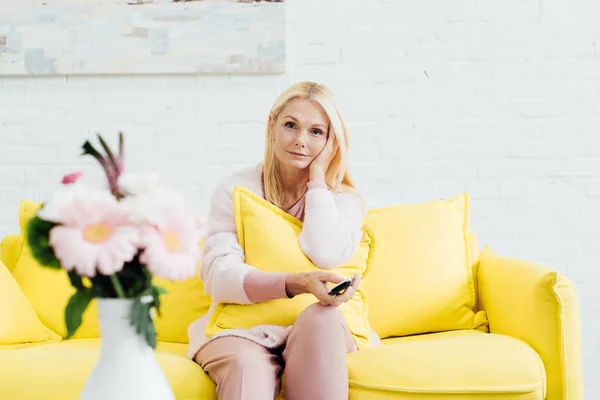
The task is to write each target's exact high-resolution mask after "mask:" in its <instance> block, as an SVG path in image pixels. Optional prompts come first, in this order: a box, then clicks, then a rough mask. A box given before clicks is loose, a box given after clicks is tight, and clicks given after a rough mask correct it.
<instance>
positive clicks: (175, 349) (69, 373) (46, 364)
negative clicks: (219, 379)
mask: <svg viewBox="0 0 600 400" xmlns="http://www.w3.org/2000/svg"><path fill="white" fill-rule="evenodd" d="M186 350H187V345H185V344H178V343H160V342H159V343H158V346H157V348H156V352H155V354H156V358H157V360H158V363H159V365H160V366H161V368H162V370H163V372H164V373H165V375H166V377H167V379H168V381H169V384H170V385H171V388H172V389H173V392H174V394H175V397H176V398H177V400H192V399H194V400H216V399H217V396H216V391H215V385H214V383H213V381H212V380H211V379H210V377H208V375H206V374H205V373H204V371H203V370H202V368H200V366H199V365H198V364H196V363H195V362H193V361H192V360H189V359H188V358H186V357H185V352H186ZM99 354H100V339H72V340H65V341H62V342H60V343H51V344H46V345H43V346H35V347H28V348H25V349H19V350H16V351H13V350H7V351H0V376H1V377H2V385H0V399H19V400H39V399H44V400H76V399H77V398H78V397H79V392H80V391H81V390H82V389H83V385H84V384H85V382H86V380H87V379H88V377H89V375H90V374H91V372H92V370H93V368H94V366H95V365H96V362H97V361H98V356H99Z"/></svg>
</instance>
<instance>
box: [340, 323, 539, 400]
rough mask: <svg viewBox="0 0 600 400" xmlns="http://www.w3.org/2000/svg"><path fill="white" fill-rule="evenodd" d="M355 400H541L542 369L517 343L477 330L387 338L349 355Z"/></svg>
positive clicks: (533, 354)
mask: <svg viewBox="0 0 600 400" xmlns="http://www.w3.org/2000/svg"><path fill="white" fill-rule="evenodd" d="M348 373H349V380H350V397H351V398H352V399H356V400H361V399H365V400H384V399H386V400H388V399H390V400H391V399H394V400H396V399H415V400H434V399H435V400H441V399H445V398H447V399H449V400H456V399H460V400H470V399H473V400H486V399H489V400H496V399H499V398H502V399H503V400H504V399H514V400H516V399H518V400H543V399H544V397H545V372H544V364H543V363H542V360H541V359H540V357H539V356H538V354H537V353H536V352H535V351H534V350H533V349H532V348H531V347H530V346H529V345H527V344H526V343H525V342H523V341H520V340H518V339H515V338H512V337H509V336H503V335H496V334H490V333H483V332H480V331H477V330H470V331H452V332H443V333H435V334H428V335H417V336H412V337H405V338H395V339H386V340H383V341H382V345H381V346H380V347H375V348H371V349H367V350H365V351H359V352H355V353H351V354H349V355H348Z"/></svg>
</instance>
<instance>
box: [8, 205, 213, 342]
mask: <svg viewBox="0 0 600 400" xmlns="http://www.w3.org/2000/svg"><path fill="white" fill-rule="evenodd" d="M40 207H41V204H40V203H37V202H33V201H28V200H25V201H23V202H21V208H20V213H19V220H20V223H21V237H22V240H21V248H20V249H19V250H18V253H19V255H20V256H19V258H18V261H17V265H16V267H15V270H14V272H13V275H14V277H15V279H16V280H17V282H18V283H19V285H20V286H21V288H22V289H23V292H24V293H25V294H26V295H27V297H28V298H29V301H30V302H31V304H32V306H33V308H34V309H35V311H36V312H37V314H38V315H39V317H40V319H41V321H42V322H43V323H44V324H45V325H46V326H47V327H48V328H50V329H52V330H53V331H54V332H56V333H58V334H60V335H61V336H62V337H65V336H66V335H67V327H66V325H65V317H64V310H65V307H66V305H67V302H68V301H69V298H70V297H71V296H72V295H73V293H75V289H74V288H73V287H72V286H71V283H70V282H69V279H68V275H67V274H66V272H65V271H64V270H55V269H49V268H47V267H44V266H42V265H40V264H39V263H38V262H37V261H36V260H35V258H34V257H33V256H32V255H31V251H30V249H29V246H28V245H27V240H26V236H25V235H26V233H27V230H26V229H25V228H26V225H27V223H28V222H29V220H30V219H31V218H33V216H34V215H35V214H36V212H37V211H38V210H39V208H40ZM153 283H154V284H155V285H158V286H161V287H163V288H165V289H166V290H167V291H168V293H167V294H164V295H162V296H161V297H160V301H161V307H160V311H161V315H160V316H157V317H156V318H155V327H156V331H157V341H159V342H175V343H188V342H189V339H188V336H187V329H188V326H189V324H190V323H191V322H193V321H195V320H196V319H198V318H200V317H202V316H203V315H204V314H206V312H207V311H208V308H209V307H210V304H211V300H210V296H209V295H207V294H206V293H204V286H203V284H202V281H201V280H200V279H199V278H198V276H197V275H195V276H194V277H192V278H190V279H187V280H184V281H176V282H171V281H169V280H167V279H158V278H155V279H154V282H153ZM97 337H100V331H99V326H98V311H97V307H96V300H95V299H94V300H92V302H90V305H89V306H88V308H87V310H86V311H85V313H84V314H83V320H82V323H81V326H80V327H79V329H78V330H77V331H76V332H75V335H74V336H73V338H74V339H77V338H97Z"/></svg>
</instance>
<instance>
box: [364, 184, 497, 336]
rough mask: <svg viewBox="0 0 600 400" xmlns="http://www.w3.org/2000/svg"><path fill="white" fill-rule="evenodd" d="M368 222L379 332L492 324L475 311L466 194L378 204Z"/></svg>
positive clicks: (372, 300)
mask: <svg viewBox="0 0 600 400" xmlns="http://www.w3.org/2000/svg"><path fill="white" fill-rule="evenodd" d="M366 223H367V224H368V225H369V226H370V227H371V229H372V231H373V235H374V237H375V240H376V242H377V245H376V248H375V257H374V258H373V261H372V265H371V272H370V274H369V277H368V279H367V281H366V282H365V290H366V292H367V293H368V295H369V320H370V322H371V325H372V326H373V329H374V330H375V332H377V334H379V336H380V337H382V338H387V337H393V336H406V335H414V334H421V333H428V332H443V331H448V330H456V329H473V328H480V329H483V330H486V329H487V320H486V317H485V314H484V313H483V312H480V313H477V314H476V313H475V312H474V311H473V309H474V307H475V299H476V292H475V283H474V278H473V275H472V268H471V266H472V255H471V251H472V249H471V246H470V243H469V236H470V232H469V196H468V195H467V194H462V195H459V196H455V197H452V198H449V199H444V200H435V201H430V202H427V203H422V204H414V205H398V206H392V207H386V208H379V209H373V210H370V211H369V213H368V215H367V219H366Z"/></svg>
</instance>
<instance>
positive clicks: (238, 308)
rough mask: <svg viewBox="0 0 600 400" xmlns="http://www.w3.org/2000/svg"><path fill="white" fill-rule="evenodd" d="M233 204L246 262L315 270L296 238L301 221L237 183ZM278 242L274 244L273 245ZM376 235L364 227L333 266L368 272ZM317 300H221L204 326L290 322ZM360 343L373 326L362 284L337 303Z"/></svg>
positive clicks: (345, 272) (212, 329) (366, 341)
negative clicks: (351, 250)
mask: <svg viewBox="0 0 600 400" xmlns="http://www.w3.org/2000/svg"><path fill="white" fill-rule="evenodd" d="M233 209H234V216H235V222H236V228H237V233H238V240H239V243H240V245H241V246H242V248H243V250H244V254H245V258H246V262H247V263H248V264H250V265H252V266H254V267H256V268H258V269H260V270H262V271H270V272H307V271H313V270H317V269H318V267H316V266H315V265H314V264H313V263H312V262H311V261H310V260H309V259H308V257H307V256H306V255H305V254H304V252H303V251H302V248H301V247H300V244H299V242H298V236H299V235H300V232H301V230H302V222H301V221H300V220H298V219H297V218H294V217H293V216H291V215H289V214H287V213H286V212H285V211H283V210H281V209H279V208H278V207H276V206H274V205H273V204H271V203H269V202H268V201H266V200H264V199H263V198H262V197H260V196H258V195H256V194H255V193H254V192H252V191H251V190H249V189H246V188H243V187H239V186H238V187H235V188H234V190H233ZM274 243H275V244H276V245H274ZM372 246H373V240H372V238H371V236H370V235H369V233H368V230H366V231H365V234H364V237H363V240H362V242H361V244H360V246H359V248H358V250H357V252H356V254H355V255H354V257H353V258H352V259H351V260H350V261H349V262H347V263H346V264H345V265H343V266H340V267H337V268H334V269H332V270H331V271H332V272H334V273H337V274H339V275H341V276H344V277H352V276H354V275H355V274H361V275H362V277H363V279H364V278H365V277H366V276H367V274H368V271H369V265H370V262H371V255H372V254H373V252H372ZM316 301H317V300H316V298H315V297H314V296H313V295H312V294H303V295H300V296H296V297H294V298H293V299H277V300H271V301H266V302H262V303H257V304H252V305H239V304H219V305H218V306H217V307H216V308H215V311H214V313H213V314H212V316H211V319H210V320H209V322H208V324H207V327H206V334H207V336H208V337H210V336H212V335H214V334H216V333H218V332H221V331H223V330H226V329H232V328H251V327H253V326H257V325H261V324H269V325H280V326H290V325H292V324H293V323H294V321H295V320H296V318H297V317H298V315H299V314H300V313H301V312H302V310H304V309H305V308H306V307H307V306H309V305H311V304H313V303H315V302H316ZM339 309H340V311H341V312H342V313H343V314H344V317H345V319H346V323H347V324H348V328H349V329H350V332H351V333H352V334H353V335H354V338H355V340H356V342H357V345H358V347H359V348H365V347H368V346H369V345H370V340H371V327H370V325H369V322H368V320H367V306H366V295H365V292H364V291H363V289H362V285H361V288H359V290H357V292H356V293H355V295H354V296H353V297H352V299H350V300H349V301H348V302H346V303H344V304H342V305H340V306H339Z"/></svg>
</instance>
